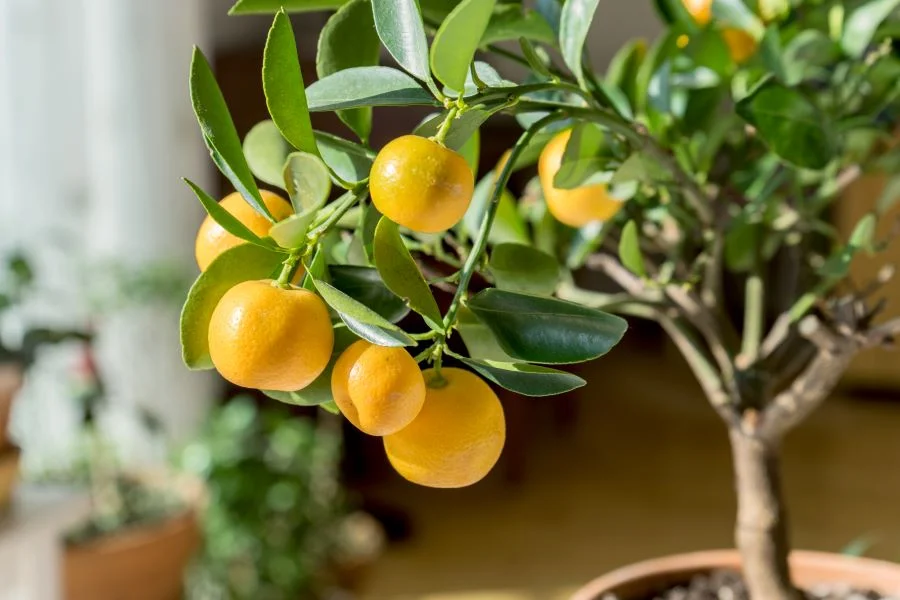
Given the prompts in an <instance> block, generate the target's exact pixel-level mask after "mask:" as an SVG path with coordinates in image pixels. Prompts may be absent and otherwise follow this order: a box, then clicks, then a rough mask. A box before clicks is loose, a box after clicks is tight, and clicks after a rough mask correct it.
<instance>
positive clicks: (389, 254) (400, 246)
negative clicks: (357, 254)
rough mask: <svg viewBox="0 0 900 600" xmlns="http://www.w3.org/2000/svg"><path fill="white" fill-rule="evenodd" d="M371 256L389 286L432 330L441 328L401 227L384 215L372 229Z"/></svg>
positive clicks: (432, 302)
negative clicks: (373, 230) (404, 240)
mask: <svg viewBox="0 0 900 600" xmlns="http://www.w3.org/2000/svg"><path fill="white" fill-rule="evenodd" d="M374 256H375V266H376V267H377V268H378V273H379V274H380V275H381V279H382V280H383V281H384V283H385V285H386V286H387V287H388V289H389V290H391V291H392V292H394V294H396V295H397V296H399V297H401V298H403V299H404V300H405V301H406V304H407V305H408V306H409V307H410V308H411V309H413V310H414V311H416V312H417V313H419V314H420V315H422V318H424V319H425V323H426V324H427V325H428V326H429V327H430V328H431V329H433V330H434V331H443V322H442V321H443V320H442V317H441V311H440V309H439V308H438V305H437V302H436V301H435V299H434V296H433V295H432V293H431V288H429V287H428V284H427V283H425V278H424V277H422V273H421V272H420V271H419V267H418V266H417V265H416V261H415V260H413V257H412V256H411V255H410V253H409V250H408V249H407V248H406V245H405V244H404V243H403V238H401V237H400V229H399V228H398V227H397V225H396V224H395V223H394V222H393V221H391V220H390V219H388V218H387V217H382V219H381V221H379V223H378V227H377V228H376V229H375V238H374Z"/></svg>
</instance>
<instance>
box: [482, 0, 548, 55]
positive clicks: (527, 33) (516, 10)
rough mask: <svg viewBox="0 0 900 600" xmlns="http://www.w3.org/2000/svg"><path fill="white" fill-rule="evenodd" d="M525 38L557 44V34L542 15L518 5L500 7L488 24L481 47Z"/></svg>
mask: <svg viewBox="0 0 900 600" xmlns="http://www.w3.org/2000/svg"><path fill="white" fill-rule="evenodd" d="M519 38H525V39H526V40H530V41H533V42H542V43H544V44H551V45H552V44H555V43H556V34H555V33H554V31H553V28H552V27H551V26H550V24H549V23H547V21H546V20H545V19H544V17H542V16H541V14H540V13H538V12H537V11H534V10H531V9H527V8H526V9H524V10H523V9H522V7H521V6H519V5H518V4H508V5H500V6H498V7H497V8H496V9H495V10H494V14H493V16H492V17H491V20H490V22H489V23H488V26H487V29H486V30H485V31H484V35H482V36H481V45H482V46H484V45H487V44H494V43H497V42H505V41H509V40H517V39H519Z"/></svg>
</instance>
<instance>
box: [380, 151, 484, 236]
mask: <svg viewBox="0 0 900 600" xmlns="http://www.w3.org/2000/svg"><path fill="white" fill-rule="evenodd" d="M474 190H475V177H474V175H473V174H472V169H470V168H469V165H468V163H466V160H465V159H464V158H463V157H462V156H460V155H459V154H458V153H457V152H454V151H453V150H450V149H448V148H445V147H444V146H442V145H440V144H438V143H437V142H435V141H433V140H429V139H426V138H423V137H419V136H417V135H404V136H402V137H399V138H397V139H395V140H392V141H391V142H389V143H388V144H387V145H386V146H385V147H384V148H382V149H381V152H379V153H378V156H376V157H375V162H374V163H373V164H372V171H371V173H370V174H369V191H370V192H371V194H372V202H374V203H375V207H376V208H377V209H378V210H379V211H381V214H383V215H384V216H386V217H387V218H389V219H390V220H392V221H394V222H395V223H397V224H399V225H402V226H404V227H407V228H409V229H412V230H413V231H418V232H421V233H437V232H439V231H445V230H447V229H450V228H451V227H453V226H454V225H456V224H457V223H458V222H459V220H460V219H462V218H463V215H464V214H466V210H467V209H468V208H469V202H471V200H472V193H473V192H474Z"/></svg>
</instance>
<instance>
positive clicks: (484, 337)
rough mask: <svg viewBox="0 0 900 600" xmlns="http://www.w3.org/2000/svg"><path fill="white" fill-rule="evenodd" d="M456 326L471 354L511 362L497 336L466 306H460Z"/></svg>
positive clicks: (481, 357)
mask: <svg viewBox="0 0 900 600" xmlns="http://www.w3.org/2000/svg"><path fill="white" fill-rule="evenodd" d="M457 315H458V316H457V319H456V328H457V330H458V331H459V335H460V337H462V340H463V343H464V344H465V345H466V350H467V351H468V354H469V356H471V357H472V358H476V359H482V360H496V361H500V362H511V361H512V360H513V359H512V358H510V356H509V355H508V354H506V352H504V351H503V349H502V348H501V347H500V344H498V343H497V338H496V337H494V334H493V333H492V332H491V330H490V329H489V328H488V326H487V325H485V324H484V323H482V322H481V321H479V320H478V317H476V316H475V315H474V313H472V311H471V310H469V309H468V308H466V307H465V306H460V308H459V313H457Z"/></svg>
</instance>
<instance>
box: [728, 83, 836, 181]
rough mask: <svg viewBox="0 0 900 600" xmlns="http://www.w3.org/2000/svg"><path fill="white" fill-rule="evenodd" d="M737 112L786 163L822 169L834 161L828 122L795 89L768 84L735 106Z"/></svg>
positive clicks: (777, 84) (817, 109)
mask: <svg viewBox="0 0 900 600" xmlns="http://www.w3.org/2000/svg"><path fill="white" fill-rule="evenodd" d="M737 112H738V114H739V115H740V116H741V117H743V118H744V120H746V121H747V122H748V123H750V124H751V125H753V126H754V127H756V131H757V134H758V135H759V137H760V138H762V140H763V141H764V142H766V144H767V145H768V146H769V148H771V150H772V151H773V152H774V153H775V154H777V155H778V156H780V157H781V158H782V159H783V160H785V161H787V162H789V163H792V164H794V165H797V166H798V167H804V168H808V169H822V168H824V167H825V166H826V165H827V164H828V163H829V162H830V161H831V159H832V158H833V157H834V154H835V151H836V150H835V136H834V134H833V133H832V131H831V129H830V120H829V119H828V118H827V117H826V116H825V115H824V114H823V113H822V111H821V110H819V108H818V107H817V106H816V105H815V104H813V103H812V102H811V101H810V100H808V99H807V98H806V97H805V96H803V94H801V93H800V92H799V91H797V90H796V89H792V88H788V87H785V86H783V85H781V84H779V83H777V82H775V81H774V80H769V81H767V82H766V83H765V84H763V85H762V86H760V87H759V88H757V89H756V90H754V91H753V92H752V93H751V94H750V95H749V96H747V97H746V98H744V99H743V100H741V101H740V102H738V104H737Z"/></svg>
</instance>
